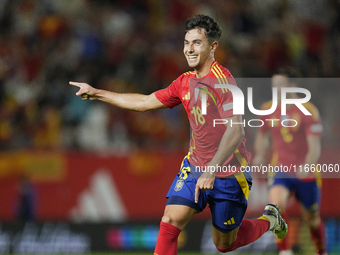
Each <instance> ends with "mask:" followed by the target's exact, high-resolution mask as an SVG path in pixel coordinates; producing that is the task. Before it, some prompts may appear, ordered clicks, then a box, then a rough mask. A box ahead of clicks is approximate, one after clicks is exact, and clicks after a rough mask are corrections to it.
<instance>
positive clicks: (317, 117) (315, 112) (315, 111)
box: [302, 102, 320, 121]
mask: <svg viewBox="0 0 340 255" xmlns="http://www.w3.org/2000/svg"><path fill="white" fill-rule="evenodd" d="M302 105H303V106H304V107H306V109H307V110H308V111H309V112H310V113H311V114H312V117H313V120H314V121H319V120H320V114H319V111H318V108H316V106H315V105H313V104H312V103H311V102H307V103H304V104H302Z"/></svg>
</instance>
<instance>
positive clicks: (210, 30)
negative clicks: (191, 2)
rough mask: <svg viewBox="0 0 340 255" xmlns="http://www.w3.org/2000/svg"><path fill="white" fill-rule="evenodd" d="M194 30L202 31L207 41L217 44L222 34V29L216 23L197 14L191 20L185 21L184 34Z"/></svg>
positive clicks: (205, 16) (207, 17)
mask: <svg viewBox="0 0 340 255" xmlns="http://www.w3.org/2000/svg"><path fill="white" fill-rule="evenodd" d="M195 28H197V29H204V34H205V36H206V37H207V38H208V39H209V41H217V42H218V40H219V39H220V37H221V34H222V29H221V28H220V26H219V25H218V24H217V22H216V21H215V20H214V19H213V18H211V17H209V16H207V15H203V14H197V15H195V16H193V17H192V18H190V19H187V22H186V25H185V33H187V32H188V31H189V30H191V29H195Z"/></svg>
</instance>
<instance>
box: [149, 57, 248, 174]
mask: <svg viewBox="0 0 340 255" xmlns="http://www.w3.org/2000/svg"><path fill="white" fill-rule="evenodd" d="M216 84H229V85H233V86H237V85H236V82H235V80H234V78H233V77H232V75H231V73H230V72H229V70H228V69H226V68H224V67H223V66H221V65H219V64H218V63H217V62H216V61H214V62H213V63H212V65H211V68H210V72H209V73H208V74H207V75H206V76H204V77H203V78H196V75H195V72H186V73H184V74H182V75H181V76H179V77H178V78H177V79H176V80H175V81H173V82H172V83H171V85H170V86H169V87H167V88H165V89H163V90H159V91H156V92H155V95H156V97H157V98H158V99H159V100H160V101H161V102H162V103H163V104H164V105H165V106H167V107H169V108H173V107H175V106H177V105H178V104H181V103H182V104H183V106H184V108H185V110H186V112H187V115H188V118H189V121H190V127H191V131H192V132H191V140H190V148H189V153H188V155H189V161H190V163H191V164H192V165H194V166H198V167H199V168H201V169H202V168H203V169H204V167H206V166H207V165H208V164H209V163H210V161H211V160H212V158H213V156H214V155H215V153H216V151H217V149H218V147H219V145H220V141H221V139H222V136H223V134H224V133H225V131H226V128H227V127H226V125H225V119H227V118H229V117H232V116H233V96H232V93H231V92H230V90H228V89H226V88H216V87H215V85H216ZM202 101H204V102H205V103H206V108H205V111H206V113H205V114H204V109H203V105H204V104H203V103H202ZM239 124H241V123H239ZM245 142H246V139H245V138H243V140H242V142H241V144H240V145H239V146H238V148H237V149H236V150H235V152H234V153H233V154H232V155H231V156H230V157H229V158H228V159H227V160H226V162H225V163H224V164H223V165H222V166H220V167H221V168H216V169H215V170H216V172H217V173H216V177H226V176H229V175H232V174H234V173H235V172H237V171H239V170H240V169H241V168H240V166H243V167H246V166H247V165H248V162H249V161H250V157H251V156H250V153H249V152H248V151H247V150H246V146H245ZM222 146H223V145H222ZM226 146H227V145H226ZM216 167H217V166H216Z"/></svg>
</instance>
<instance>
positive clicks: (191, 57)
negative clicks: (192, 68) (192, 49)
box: [188, 56, 197, 60]
mask: <svg viewBox="0 0 340 255" xmlns="http://www.w3.org/2000/svg"><path fill="white" fill-rule="evenodd" d="M188 59H189V60H196V59H197V56H188Z"/></svg>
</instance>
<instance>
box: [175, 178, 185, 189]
mask: <svg viewBox="0 0 340 255" xmlns="http://www.w3.org/2000/svg"><path fill="white" fill-rule="evenodd" d="M183 185H184V181H183V180H177V182H176V186H175V188H174V190H175V191H180V190H181V189H182V188H183Z"/></svg>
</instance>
